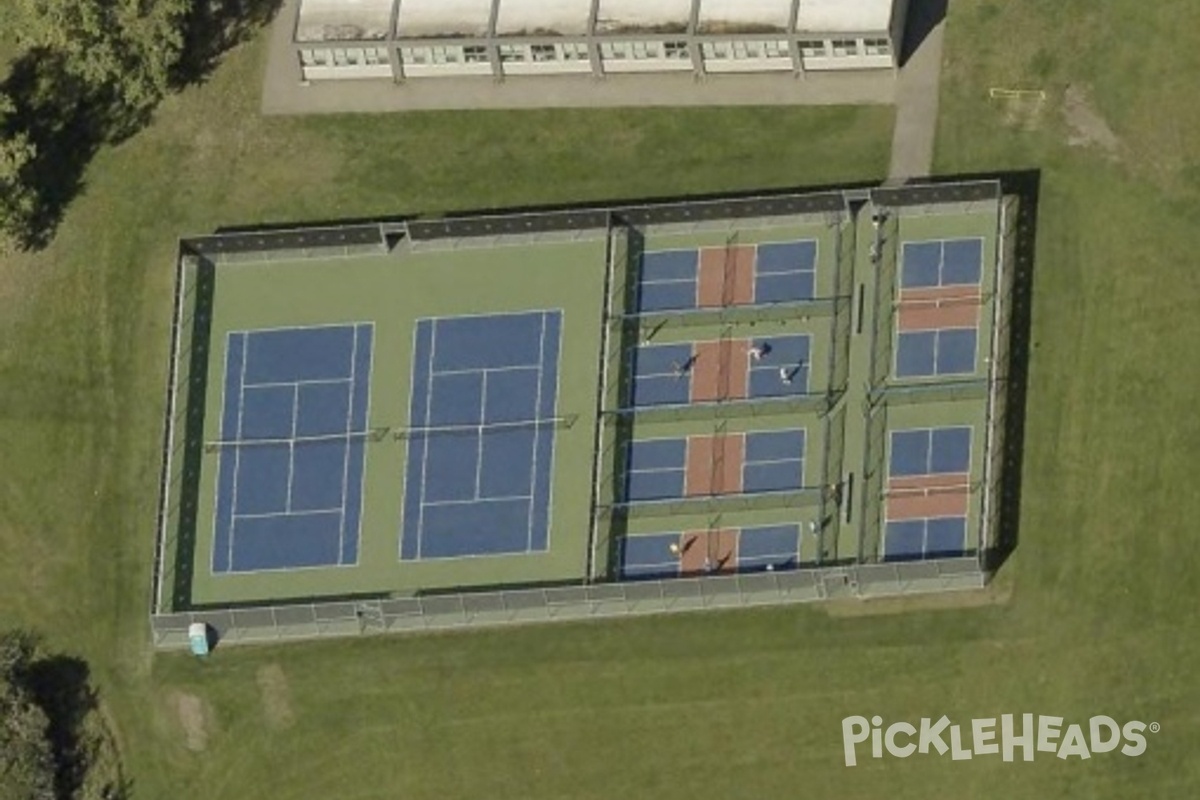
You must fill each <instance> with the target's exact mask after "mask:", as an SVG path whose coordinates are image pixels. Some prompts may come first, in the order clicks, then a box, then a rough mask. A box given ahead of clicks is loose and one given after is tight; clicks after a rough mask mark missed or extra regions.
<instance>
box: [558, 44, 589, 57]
mask: <svg viewBox="0 0 1200 800" xmlns="http://www.w3.org/2000/svg"><path fill="white" fill-rule="evenodd" d="M560 47H561V48H562V59H563V61H587V60H588V46H587V43H586V42H567V43H565V44H562V45H560Z"/></svg>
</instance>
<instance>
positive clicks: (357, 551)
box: [338, 322, 376, 566]
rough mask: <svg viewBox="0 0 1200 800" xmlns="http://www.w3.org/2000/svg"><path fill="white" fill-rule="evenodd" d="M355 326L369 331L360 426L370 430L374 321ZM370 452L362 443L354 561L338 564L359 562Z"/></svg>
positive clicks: (352, 408) (348, 445)
mask: <svg viewBox="0 0 1200 800" xmlns="http://www.w3.org/2000/svg"><path fill="white" fill-rule="evenodd" d="M357 328H366V329H367V330H369V331H370V332H371V357H370V359H368V361H367V386H366V392H367V407H366V408H365V409H364V410H363V421H362V428H363V430H364V431H365V430H370V427H371V424H370V422H371V376H372V375H374V374H375V349H376V348H375V323H374V322H360V323H358V325H357V326H356V330H357ZM357 378H358V373H357V372H355V379H356V380H357ZM350 386H351V388H353V387H354V382H351V384H350ZM350 413H351V415H353V413H354V404H353V402H352V403H351V404H350ZM352 447H353V445H352V443H351V442H349V441H347V442H346V449H347V450H350V449H352ZM370 452H371V450H370V448H369V447H366V446H365V445H364V446H363V448H362V466H361V470H360V472H359V476H358V529H357V530H355V531H354V540H355V543H356V544H355V548H354V561H352V562H349V563H347V562H342V561H340V560H339V562H338V563H339V564H340V565H345V566H349V565H357V564H358V562H359V558H360V553H361V552H362V518H363V515H362V506H363V494H364V493H363V481H364V480H365V479H366V475H367V456H368V455H370ZM342 505H343V506H345V501H344V500H343V502H342ZM339 555H340V554H339Z"/></svg>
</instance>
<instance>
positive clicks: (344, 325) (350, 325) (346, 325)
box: [230, 320, 362, 334]
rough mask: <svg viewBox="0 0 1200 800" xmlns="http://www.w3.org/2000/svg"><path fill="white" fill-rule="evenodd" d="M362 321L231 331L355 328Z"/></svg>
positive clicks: (251, 332)
mask: <svg viewBox="0 0 1200 800" xmlns="http://www.w3.org/2000/svg"><path fill="white" fill-rule="evenodd" d="M361 323H362V320H355V321H354V322H319V323H317V324H315V325H277V326H272V327H267V328H246V329H243V330H240V331H230V333H241V334H253V333H279V332H280V331H319V330H324V329H326V328H353V327H354V326H355V325H359V324H361Z"/></svg>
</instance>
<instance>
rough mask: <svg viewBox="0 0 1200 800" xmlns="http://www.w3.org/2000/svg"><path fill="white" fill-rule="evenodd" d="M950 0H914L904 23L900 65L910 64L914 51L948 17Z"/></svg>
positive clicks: (910, 4)
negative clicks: (947, 11) (947, 10)
mask: <svg viewBox="0 0 1200 800" xmlns="http://www.w3.org/2000/svg"><path fill="white" fill-rule="evenodd" d="M948 4H949V2H948V0H912V2H910V3H909V6H908V19H907V20H905V23H904V40H903V42H901V46H900V66H901V67H903V66H905V65H906V64H908V61H909V59H910V58H912V56H913V53H915V52H917V50H919V49H920V48H921V45H922V44H924V43H925V40H926V39H928V38H929V34H931V33H933V30H934V28H936V27H937V26H938V25H940V24H942V21H943V20H945V19H946V9H947V6H948Z"/></svg>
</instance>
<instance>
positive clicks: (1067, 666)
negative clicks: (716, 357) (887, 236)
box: [0, 0, 1200, 800]
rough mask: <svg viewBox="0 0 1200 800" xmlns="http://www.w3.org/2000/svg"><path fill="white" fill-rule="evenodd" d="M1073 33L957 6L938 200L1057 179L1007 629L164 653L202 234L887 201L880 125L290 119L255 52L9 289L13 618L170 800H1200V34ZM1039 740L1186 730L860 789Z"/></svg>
mask: <svg viewBox="0 0 1200 800" xmlns="http://www.w3.org/2000/svg"><path fill="white" fill-rule="evenodd" d="M1060 6H1061V10H1060V9H1059V6H1056V7H1055V9H1047V8H1046V7H1045V4H1044V3H1041V2H1037V0H1012V1H1011V2H1007V3H999V2H991V3H985V2H979V1H978V0H956V2H955V3H954V4H953V10H952V12H951V18H950V20H949V26H950V27H949V34H948V40H947V53H946V59H947V65H948V66H947V71H946V73H945V76H944V81H943V97H942V109H941V124H940V125H939V144H938V163H937V167H938V169H939V170H941V171H943V172H982V171H989V170H995V169H1001V168H1031V167H1037V168H1040V169H1041V170H1042V197H1041V215H1040V230H1039V234H1038V264H1037V268H1036V275H1035V279H1034V310H1033V334H1032V335H1033V340H1034V346H1033V358H1032V362H1031V365H1030V371H1031V376H1032V384H1031V388H1030V397H1029V402H1030V415H1029V425H1028V434H1027V439H1028V441H1027V447H1026V457H1025V463H1024V481H1025V491H1024V495H1023V497H1024V505H1023V509H1022V518H1021V531H1020V543H1019V547H1018V549H1017V552H1016V554H1015V555H1014V556H1013V558H1012V559H1011V560H1010V561H1009V562H1008V563H1007V564H1006V565H1005V567H1004V569H1003V571H1002V572H1001V573H1000V575H999V577H998V579H997V581H996V583H995V584H994V585H993V587H992V589H991V590H989V592H987V593H986V594H985V595H983V596H982V597H980V598H977V602H976V603H975V604H974V605H966V604H962V603H961V601H959V600H958V599H953V600H950V601H945V600H937V601H932V602H914V601H905V602H903V603H891V604H883V605H881V606H868V607H865V608H864V607H860V606H857V605H854V604H850V605H846V606H835V607H830V608H797V609H783V610H768V611H755V612H745V613H713V614H700V615H691V616H680V617H675V618H658V619H652V618H651V619H642V620H633V621H627V622H617V623H596V624H586V625H570V626H546V627H531V628H527V629H522V630H503V631H490V632H478V633H469V634H460V635H439V636H427V637H397V638H380V639H366V640H353V641H331V642H323V643H316V644H301V645H290V646H286V647H278V648H271V647H253V648H250V647H247V648H241V649H239V648H229V649H226V650H219V651H218V652H217V654H216V655H215V656H214V657H213V658H212V659H211V660H210V661H209V662H207V663H205V664H199V663H196V662H194V661H193V660H191V659H190V658H188V657H186V656H183V655H161V654H159V655H151V653H150V651H149V650H148V648H147V642H146V639H147V636H146V623H145V614H146V605H147V603H146V600H147V594H148V586H147V583H148V575H149V561H150V554H151V548H152V527H153V521H154V517H153V513H154V509H153V501H154V492H155V486H154V484H155V478H156V471H157V467H158V461H157V458H158V444H159V441H158V437H159V433H160V430H159V421H160V413H161V402H162V400H161V388H162V383H163V377H164V372H165V364H166V347H167V343H166V336H167V324H168V318H169V309H168V305H169V298H170V272H171V271H170V266H171V263H170V262H171V254H172V244H173V241H174V237H175V236H177V235H178V234H180V233H184V232H196V231H205V230H209V229H212V228H213V227H215V226H217V225H220V224H245V223H249V222H256V221H282V220H301V219H318V218H335V217H339V216H359V215H369V214H376V213H379V214H396V213H405V212H412V211H420V210H428V209H443V208H467V207H472V206H479V205H501V204H529V203H543V202H555V201H567V200H580V199H598V198H609V197H637V196H640V195H662V194H670V193H672V192H682V191H716V190H721V189H740V188H748V187H752V186H776V185H789V184H790V185H798V184H819V183H827V182H832V181H842V180H845V181H851V180H867V179H873V178H878V177H880V176H881V175H883V174H884V172H885V171H886V158H887V153H886V148H887V146H888V144H889V141H890V123H891V114H890V112H888V111H886V110H881V109H873V110H872V109H858V110H846V109H830V110H812V109H807V110H780V109H765V110H753V109H751V110H741V111H730V110H720V111H713V110H709V111H672V112H638V113H617V112H587V113H585V112H577V113H533V114H518V115H505V114H474V115H450V114H446V115H430V116H421V117H356V118H322V119H306V120H278V119H272V120H263V119H261V118H259V117H258V116H257V111H256V102H257V91H258V86H257V84H258V76H259V74H260V73H259V70H260V59H261V56H262V52H261V49H259V47H258V46H256V47H252V48H249V49H247V50H245V51H242V52H239V53H237V54H235V55H234V56H233V57H232V58H231V59H230V61H229V63H227V64H226V65H225V66H224V67H223V68H222V69H221V70H220V71H219V72H218V73H217V74H216V75H215V76H214V78H213V80H212V82H211V83H210V84H209V85H207V86H205V87H202V88H200V89H198V90H194V91H191V92H188V93H186V94H185V95H183V96H181V97H179V98H175V99H172V100H171V101H169V102H168V103H167V105H166V106H165V108H164V109H163V111H162V113H161V114H160V117H159V119H158V120H157V122H156V123H155V125H154V126H153V127H152V128H151V129H149V130H148V131H146V132H144V133H143V134H142V135H140V136H139V137H137V138H135V139H134V140H132V141H130V142H129V143H127V144H125V145H123V146H122V147H120V148H118V149H116V150H110V151H106V152H105V153H103V154H102V155H101V156H100V157H99V158H98V159H97V161H96V162H95V164H94V165H93V168H92V170H91V171H90V173H89V174H88V176H87V186H86V188H85V191H84V194H83V196H81V197H80V198H79V200H78V201H77V202H76V203H75V205H74V206H73V207H72V209H71V211H70V213H69V215H68V217H67V220H66V222H65V223H64V225H63V228H62V230H61V231H60V233H59V236H58V239H57V241H56V242H55V244H54V245H53V246H52V247H51V248H50V249H49V250H48V251H47V252H45V253H43V254H40V255H38V256H34V257H20V258H12V259H8V260H6V261H4V262H3V267H2V269H0V464H3V469H2V470H0V474H2V477H0V556H2V557H0V619H2V620H3V622H4V623H6V624H24V625H30V626H33V627H36V628H38V629H40V630H42V631H44V632H45V633H46V634H47V636H48V637H49V640H50V644H51V645H52V646H54V647H56V648H59V649H62V650H66V651H68V652H71V653H75V654H78V655H81V656H83V657H85V658H87V659H88V661H89V662H90V664H91V665H92V668H93V670H94V678H95V680H96V682H97V684H98V686H99V690H100V695H101V700H102V702H103V703H104V705H105V708H106V710H107V711H108V714H109V717H110V718H111V720H112V723H113V725H114V727H115V729H116V731H117V734H118V736H119V739H120V742H121V744H122V746H123V751H124V755H125V759H126V768H127V770H128V774H129V776H130V778H131V780H132V782H133V792H134V796H136V797H150V798H155V797H167V796H170V797H179V798H189V799H190V798H225V797H230V796H235V797H247V798H260V797H261V798H266V797H270V798H281V799H283V800H289V799H291V798H295V799H296V800H300V799H301V798H311V797H331V798H348V799H351V800H353V799H356V798H439V799H444V798H475V797H491V798H556V799H557V798H611V797H622V796H624V797H636V798H641V797H653V798H662V799H663V800H670V799H671V798H694V797H697V796H703V797H759V798H791V797H798V796H812V797H826V796H836V797H841V798H880V797H888V798H913V799H914V800H917V799H918V798H919V799H920V800H927V798H931V797H970V798H1013V797H1017V798H1054V797H1088V798H1113V799H1114V800H1115V798H1127V797H1140V796H1145V797H1185V796H1188V794H1189V792H1190V789H1191V787H1193V786H1195V785H1197V784H1200V774H1198V773H1200V767H1198V766H1197V762H1196V760H1195V758H1194V757H1193V755H1192V752H1193V748H1194V746H1195V744H1196V743H1197V742H1200V716H1198V715H1197V712H1196V709H1197V708H1200V681H1197V680H1196V679H1195V678H1194V677H1193V672H1194V664H1195V663H1196V660H1197V657H1198V656H1200V644H1198V642H1200V638H1198V637H1197V636H1196V634H1197V627H1198V626H1197V623H1196V621H1195V607H1196V601H1197V597H1198V593H1197V590H1196V589H1195V588H1194V584H1193V582H1192V579H1193V578H1194V577H1195V576H1196V575H1197V574H1198V572H1200V558H1198V557H1197V554H1196V549H1195V548H1192V547H1191V546H1190V544H1191V543H1190V540H1189V538H1188V537H1189V534H1190V526H1189V525H1188V523H1189V522H1191V521H1192V520H1195V519H1198V518H1200V492H1197V491H1195V490H1194V489H1193V488H1192V487H1191V480H1192V477H1193V475H1194V473H1195V470H1196V467H1197V466H1198V465H1200V455H1198V454H1200V419H1198V418H1197V416H1196V414H1195V410H1194V409H1195V403H1194V399H1193V396H1194V393H1195V387H1196V386H1197V385H1200V359H1197V358H1196V357H1195V355H1194V350H1195V347H1194V345H1193V342H1195V341H1196V340H1197V338H1198V336H1200V318H1198V316H1197V315H1196V314H1195V311H1194V309H1195V308H1196V306H1197V301H1198V300H1200V279H1198V278H1197V277H1196V275H1197V269H1196V265H1195V257H1194V253H1195V252H1198V251H1200V233H1198V232H1197V231H1198V230H1200V229H1197V228H1196V226H1195V225H1194V221H1193V219H1192V218H1194V217H1195V210H1196V209H1197V208H1198V207H1200V140H1197V138H1196V137H1195V136H1194V135H1189V131H1194V130H1196V129H1197V125H1200V109H1197V108H1195V107H1188V105H1187V97H1188V91H1189V86H1190V76H1195V75H1196V74H1197V71H1198V70H1200V64H1197V55H1196V51H1195V50H1190V51H1189V50H1188V48H1187V47H1186V45H1187V44H1188V41H1187V37H1188V35H1189V33H1188V32H1189V31H1191V30H1195V29H1197V27H1200V18H1198V16H1200V12H1198V11H1197V10H1193V8H1192V6H1191V5H1190V4H1189V3H1187V2H1186V0H1164V1H1163V2H1162V3H1161V4H1157V5H1156V6H1155V8H1154V9H1152V10H1151V11H1146V10H1145V8H1144V4H1142V3H1138V2H1135V0H1119V1H1118V2H1112V3H1109V4H1106V5H1105V7H1104V10H1103V12H1102V13H1103V18H1102V17H1101V12H1100V11H1098V10H1093V9H1092V6H1091V5H1090V4H1087V3H1083V2H1078V1H1076V0H1070V2H1064V3H1061V4H1060ZM1160 6H1161V11H1160V10H1159V9H1160ZM1115 21H1119V22H1120V23H1121V24H1119V25H1115V26H1114V22H1115ZM1189 23H1190V24H1189ZM1114 31H1120V33H1119V34H1118V33H1115V32H1114ZM1003 42H1016V43H1017V44H1016V45H1014V46H1011V47H1010V46H1008V45H1007V44H1006V45H1004V46H1001V43H1003ZM1172 43H1173V44H1174V45H1175V46H1174V47H1172V46H1169V45H1171V44H1172ZM1114 48H1116V52H1115V53H1114ZM1125 48H1129V53H1128V55H1123V54H1124V53H1125ZM1068 83H1070V84H1073V85H1074V86H1075V87H1076V89H1075V90H1074V91H1078V90H1079V87H1080V85H1081V84H1086V86H1085V87H1084V88H1085V90H1086V98H1087V103H1088V104H1090V108H1091V109H1092V111H1093V112H1094V116H1095V117H1098V118H1100V119H1103V120H1106V121H1107V124H1108V126H1110V127H1111V130H1112V133H1113V135H1114V136H1115V137H1116V138H1117V139H1118V140H1119V144H1118V145H1115V146H1113V152H1112V153H1111V154H1108V153H1106V151H1105V149H1104V146H1102V145H1099V144H1097V145H1079V146H1071V145H1069V144H1068V139H1070V138H1072V133H1071V129H1070V127H1069V126H1068V124H1067V123H1066V121H1065V120H1064V119H1063V116H1062V108H1063V98H1064V94H1065V90H1066V85H1067V84H1068ZM997 85H1000V86H1009V85H1037V86H1043V87H1045V88H1046V90H1047V92H1048V99H1047V101H1046V103H1045V104H1044V105H1043V106H1042V108H1041V110H1040V112H1038V113H1037V114H1032V113H1028V114H1025V113H1022V114H1017V113H1015V112H1014V111H1013V110H1012V109H1005V108H1003V107H1000V106H997V105H995V104H993V103H991V102H990V101H989V100H988V96H987V89H988V87H990V86H997ZM1076 121H1077V122H1078V116H1077V119H1076ZM1076 138H1077V137H1076ZM1101 138H1104V137H1101ZM1110 144H1111V143H1110ZM484 291H486V289H484ZM864 611H867V612H870V613H863V612H864ZM895 612H903V613H895ZM1022 712H1031V713H1040V714H1055V715H1061V716H1065V717H1067V718H1068V720H1070V721H1076V722H1086V719H1087V717H1088V716H1090V715H1092V714H1100V713H1103V714H1108V715H1111V716H1113V717H1115V718H1117V719H1118V720H1121V721H1124V720H1127V719H1141V720H1144V721H1146V722H1151V721H1155V722H1159V723H1160V724H1161V726H1162V730H1161V732H1159V733H1157V734H1153V735H1151V736H1150V738H1149V745H1148V748H1147V752H1146V753H1145V754H1144V755H1142V756H1140V757H1138V758H1127V757H1125V756H1122V755H1120V754H1118V753H1108V754H1103V755H1097V756H1096V757H1094V758H1093V759H1091V760H1089V761H1086V762H1079V761H1067V762H1064V761H1060V760H1058V759H1056V758H1054V757H1053V756H1051V755H1050V754H1048V753H1042V754H1039V756H1038V759H1037V761H1036V762H1035V763H1032V764H1026V763H1014V764H1006V763H1003V762H1002V761H1000V760H999V758H998V757H995V756H988V757H980V758H976V759H974V760H972V761H966V762H951V761H950V760H949V758H948V757H945V758H934V757H930V756H924V757H922V756H914V757H912V758H909V759H907V760H897V759H892V758H889V759H886V760H882V761H874V760H871V759H869V758H866V757H865V756H866V751H865V749H864V750H860V765H859V766H857V767H855V768H852V769H848V768H846V767H844V766H843V765H842V748H841V739H840V721H841V719H842V718H843V717H845V716H847V715H850V714H863V715H867V716H870V715H873V714H879V715H882V716H883V717H885V718H887V719H888V720H889V721H890V720H895V719H907V720H915V719H918V718H920V717H922V716H933V717H937V716H940V715H941V714H943V713H944V714H948V715H950V716H951V717H953V718H955V719H956V720H957V721H960V722H966V721H968V720H969V719H971V718H972V717H994V716H997V715H999V714H1002V713H1022Z"/></svg>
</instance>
